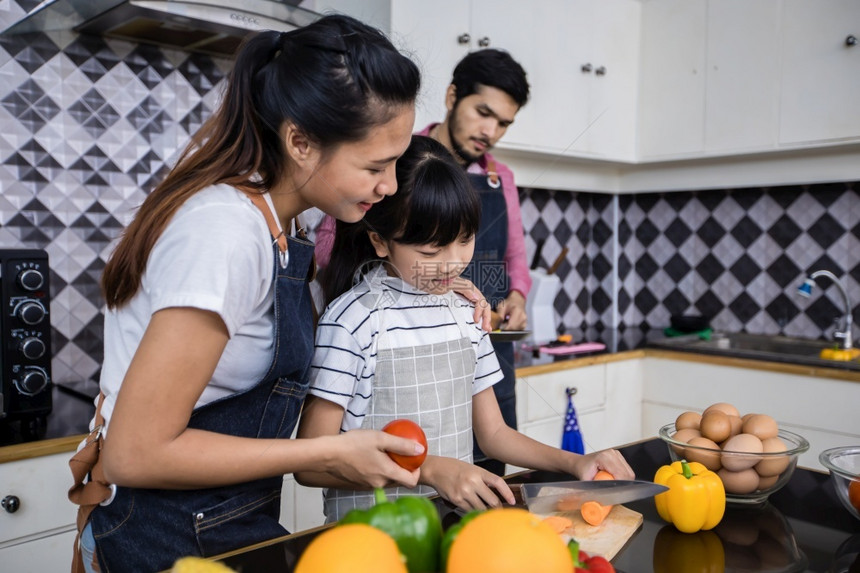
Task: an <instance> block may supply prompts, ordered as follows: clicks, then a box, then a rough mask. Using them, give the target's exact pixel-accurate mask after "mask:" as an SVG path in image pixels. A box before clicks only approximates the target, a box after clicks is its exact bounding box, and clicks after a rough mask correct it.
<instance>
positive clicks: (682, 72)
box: [638, 0, 860, 160]
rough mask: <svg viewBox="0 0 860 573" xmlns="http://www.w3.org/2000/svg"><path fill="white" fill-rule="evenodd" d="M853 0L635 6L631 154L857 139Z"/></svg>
mask: <svg viewBox="0 0 860 573" xmlns="http://www.w3.org/2000/svg"><path fill="white" fill-rule="evenodd" d="M852 34H853V35H855V36H860V2H858V1H857V0H756V1H755V2H750V1H748V0H650V1H648V2H644V3H643V14H642V59H641V62H642V68H641V73H640V82H641V84H640V85H641V97H640V101H639V114H640V115H639V129H640V132H639V154H638V155H639V157H640V159H643V160H653V159H669V158H686V157H697V156H712V155H737V154H745V153H752V152H762V151H778V150H780V149H785V148H786V147H797V146H798V145H799V144H800V145H804V144H808V145H817V144H820V143H822V142H828V141H831V142H832V141H845V140H849V141H857V140H860V112H858V105H857V95H856V94H857V93H858V90H860V46H848V45H846V38H847V37H848V36H850V35H852Z"/></svg>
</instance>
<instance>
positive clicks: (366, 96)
mask: <svg viewBox="0 0 860 573" xmlns="http://www.w3.org/2000/svg"><path fill="white" fill-rule="evenodd" d="M420 83H421V77H420V73H419V71H418V67H417V66H416V65H415V64H414V63H413V62H412V61H411V60H410V59H409V58H407V57H406V56H404V55H403V54H401V53H400V52H398V51H397V49H396V48H395V47H394V46H393V45H392V44H391V42H390V41H389V40H388V39H387V38H386V37H385V36H384V35H383V34H382V32H380V31H379V30H377V29H375V28H372V27H370V26H367V25H366V24H363V23H361V22H359V21H358V20H355V19H353V18H350V17H348V16H342V15H332V16H325V17H323V18H321V19H320V20H318V21H316V22H314V23H313V24H310V25H308V26H305V27H303V28H299V29H297V30H293V31H291V32H274V31H265V32H260V33H257V34H255V35H253V36H251V37H250V39H248V40H247V41H246V42H245V43H244V44H243V45H242V47H241V48H240V49H239V51H238V53H237V56H236V62H235V63H234V65H233V70H232V72H231V74H230V76H229V78H228V81H227V87H226V90H225V93H224V98H223V100H222V102H221V105H220V107H219V108H218V109H217V110H216V112H215V113H214V114H213V115H212V116H211V117H210V118H209V120H208V121H207V122H206V123H205V124H203V126H202V127H201V128H200V130H199V131H198V132H197V134H196V135H195V136H194V138H193V140H192V142H191V143H190V144H189V146H188V147H187V148H186V149H185V151H184V152H183V154H182V156H181V157H180V158H179V161H178V162H177V165H176V167H175V168H174V169H173V170H172V171H171V172H170V173H169V174H168V175H167V177H166V178H165V179H164V180H163V181H162V182H161V183H160V184H159V185H158V186H156V188H155V189H154V190H153V191H152V192H151V193H150V194H149V196H147V198H146V199H145V200H144V202H143V204H142V205H141V207H140V210H139V211H138V213H137V215H136V217H135V218H134V220H133V221H132V222H131V224H130V225H129V226H128V228H127V229H126V230H125V232H124V234H123V236H122V239H121V240H120V242H119V244H118V245H117V247H116V249H115V250H114V252H113V254H112V255H111V258H110V260H109V261H108V263H107V265H106V266H105V269H104V273H103V274H102V292H103V294H104V296H105V299H106V301H107V305H108V307H109V308H116V307H120V306H122V305H123V304H125V303H126V302H128V301H129V300H130V299H131V298H132V297H133V296H134V294H135V293H136V292H137V291H138V289H139V288H140V280H141V276H142V275H143V272H144V269H145V268H146V262H147V260H148V258H149V254H150V252H151V251H152V247H153V245H154V244H155V241H156V240H157V239H158V237H159V236H161V233H162V232H163V231H164V228H165V227H166V226H167V224H168V222H169V221H170V219H171V218H172V217H173V214H174V213H176V210H177V209H179V207H180V206H181V205H182V204H183V203H184V202H185V201H186V200H188V198H189V197H191V196H192V195H193V194H195V193H197V192H198V191H200V190H201V189H204V188H206V187H208V186H210V185H214V184H216V183H227V184H230V185H234V186H239V187H244V188H250V189H256V190H257V191H259V192H260V193H263V192H266V191H268V190H269V189H271V188H273V187H274V186H276V185H277V183H278V182H279V181H280V180H281V178H283V177H284V175H285V174H286V171H287V169H288V163H287V161H288V160H287V158H286V151H285V149H284V142H283V141H282V137H281V128H282V127H283V125H284V122H286V121H290V122H292V123H293V124H295V125H296V126H297V127H298V129H299V130H300V131H301V132H303V133H304V134H305V135H306V136H307V137H308V138H309V139H310V140H311V141H313V142H314V143H316V144H317V145H319V146H320V147H321V148H322V149H323V152H324V153H325V152H327V151H330V150H331V149H333V148H334V146H336V145H338V144H340V143H344V142H351V141H359V140H361V139H363V138H364V137H366V136H367V135H368V133H369V131H370V130H371V128H373V127H375V126H378V125H382V124H384V123H385V122H387V121H388V120H390V119H391V118H392V117H394V115H395V114H396V113H398V112H399V111H400V109H401V108H402V106H404V105H413V104H414V102H415V98H416V97H417V94H418V90H419V87H420ZM257 175H259V177H260V178H259V180H258V179H256V176H257Z"/></svg>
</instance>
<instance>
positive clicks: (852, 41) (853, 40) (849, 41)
mask: <svg viewBox="0 0 860 573" xmlns="http://www.w3.org/2000/svg"><path fill="white" fill-rule="evenodd" d="M845 45H846V46H848V47H849V48H850V47H851V46H856V45H857V37H856V36H854V34H851V35H850V36H848V37H847V38H845Z"/></svg>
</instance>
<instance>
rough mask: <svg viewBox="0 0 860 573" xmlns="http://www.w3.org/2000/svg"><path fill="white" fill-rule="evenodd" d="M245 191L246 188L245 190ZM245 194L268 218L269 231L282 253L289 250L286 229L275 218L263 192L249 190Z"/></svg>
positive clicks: (302, 230)
mask: <svg viewBox="0 0 860 573" xmlns="http://www.w3.org/2000/svg"><path fill="white" fill-rule="evenodd" d="M243 191H244V190H243ZM244 193H245V195H247V196H248V198H249V199H250V200H251V203H253V204H254V205H255V206H256V207H257V209H259V210H260V211H261V212H262V213H263V217H264V218H265V219H266V225H268V227H269V233H271V234H272V237H274V238H275V241H277V243H278V248H279V249H280V250H281V252H282V253H286V252H287V237H286V235H285V234H284V231H282V230H281V229H279V228H278V222H277V221H276V220H275V216H274V215H273V214H272V210H271V209H269V204H268V203H266V198H265V197H263V194H262V193H250V192H248V191H244ZM301 232H304V229H301Z"/></svg>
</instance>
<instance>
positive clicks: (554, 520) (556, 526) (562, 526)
mask: <svg viewBox="0 0 860 573" xmlns="http://www.w3.org/2000/svg"><path fill="white" fill-rule="evenodd" d="M543 521H544V523H546V524H547V525H549V526H550V527H552V529H553V531H555V532H556V533H564V531H565V530H566V529H567V528H569V527H573V521H571V520H570V519H568V518H566V517H562V516H560V515H550V516H548V517H544V518H543Z"/></svg>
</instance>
